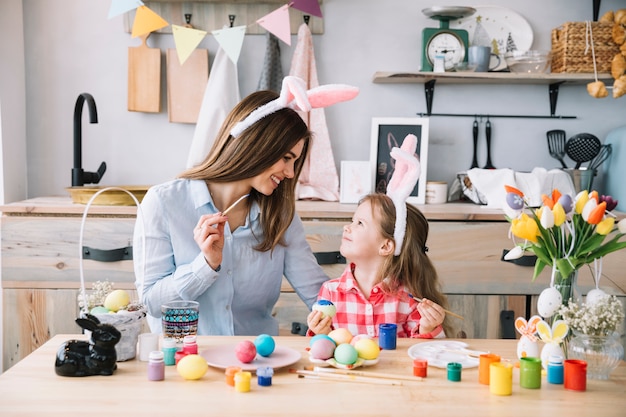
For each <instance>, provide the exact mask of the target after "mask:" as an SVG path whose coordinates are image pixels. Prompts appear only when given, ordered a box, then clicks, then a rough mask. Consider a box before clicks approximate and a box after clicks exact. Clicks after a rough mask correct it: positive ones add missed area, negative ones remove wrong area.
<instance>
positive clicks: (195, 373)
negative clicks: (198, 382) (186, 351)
mask: <svg viewBox="0 0 626 417" xmlns="http://www.w3.org/2000/svg"><path fill="white" fill-rule="evenodd" d="M208 369H209V365H208V364H207V361H206V359H204V358H203V357H202V356H200V355H196V354H191V355H186V356H183V357H182V358H181V359H180V360H179V361H178V364H177V365H176V370H177V371H178V373H179V374H180V376H182V377H183V378H185V379H187V380H195V379H200V378H202V377H203V376H204V374H206V372H207V370H208Z"/></svg>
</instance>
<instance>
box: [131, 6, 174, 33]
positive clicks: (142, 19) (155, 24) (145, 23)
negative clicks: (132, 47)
mask: <svg viewBox="0 0 626 417" xmlns="http://www.w3.org/2000/svg"><path fill="white" fill-rule="evenodd" d="M167 25H169V23H167V22H166V21H165V20H164V19H163V18H162V17H161V16H159V15H158V14H156V13H155V12H153V11H152V10H150V9H149V8H148V7H146V6H139V7H137V11H136V12H135V21H134V22H133V32H132V37H133V38H136V37H137V36H141V35H145V34H146V33H150V32H154V31H155V30H159V29H161V28H164V27H165V26H167Z"/></svg>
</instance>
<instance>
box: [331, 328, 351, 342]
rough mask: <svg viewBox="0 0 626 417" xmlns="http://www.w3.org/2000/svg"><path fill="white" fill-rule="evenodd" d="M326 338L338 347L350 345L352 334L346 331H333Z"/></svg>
mask: <svg viewBox="0 0 626 417" xmlns="http://www.w3.org/2000/svg"><path fill="white" fill-rule="evenodd" d="M328 337H330V338H331V339H333V340H334V341H335V343H336V344H337V345H340V344H342V343H350V341H351V340H352V333H350V330H348V329H335V330H332V331H331V332H330V333H328Z"/></svg>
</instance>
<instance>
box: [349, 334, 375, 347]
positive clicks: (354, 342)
mask: <svg viewBox="0 0 626 417" xmlns="http://www.w3.org/2000/svg"><path fill="white" fill-rule="evenodd" d="M371 338H372V337H371V336H370V335H368V334H357V335H356V336H354V337H353V338H352V340H350V344H351V345H352V346H355V345H356V342H358V341H359V340H361V339H371Z"/></svg>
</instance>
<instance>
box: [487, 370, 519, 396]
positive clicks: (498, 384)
mask: <svg viewBox="0 0 626 417" xmlns="http://www.w3.org/2000/svg"><path fill="white" fill-rule="evenodd" d="M489 392H491V393H492V394H494V395H511V394H512V393H513V364H511V363H508V362H506V363H505V362H491V363H490V364H489Z"/></svg>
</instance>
